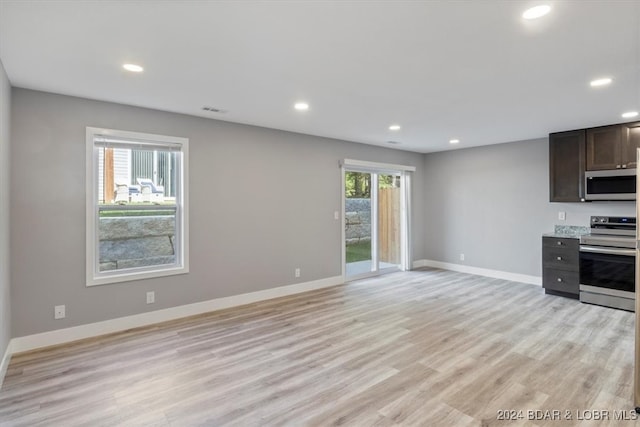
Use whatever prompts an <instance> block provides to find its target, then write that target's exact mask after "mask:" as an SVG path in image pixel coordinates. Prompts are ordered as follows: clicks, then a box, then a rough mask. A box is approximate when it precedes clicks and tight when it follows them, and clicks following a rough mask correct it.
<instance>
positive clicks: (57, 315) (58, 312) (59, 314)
mask: <svg viewBox="0 0 640 427" xmlns="http://www.w3.org/2000/svg"><path fill="white" fill-rule="evenodd" d="M66 311H67V310H66V307H65V306H64V305H56V306H55V307H53V318H54V319H64V318H65V317H66V316H67V313H66Z"/></svg>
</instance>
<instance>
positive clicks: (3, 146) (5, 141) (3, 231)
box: [0, 62, 11, 384]
mask: <svg viewBox="0 0 640 427" xmlns="http://www.w3.org/2000/svg"><path fill="white" fill-rule="evenodd" d="M10 107H11V86H10V85H9V79H8V78H7V74H6V73H5V71H4V67H3V65H2V62H0V360H1V359H2V357H3V356H4V353H5V351H6V349H7V345H8V344H9V340H10V339H11V305H10V286H9V279H10V270H9V189H10V186H9V135H10V132H9V122H10V121H11V120H10ZM1 383H2V378H0V384H1Z"/></svg>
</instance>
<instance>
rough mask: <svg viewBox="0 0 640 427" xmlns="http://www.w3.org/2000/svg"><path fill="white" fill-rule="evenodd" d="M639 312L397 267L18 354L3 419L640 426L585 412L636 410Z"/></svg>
mask: <svg viewBox="0 0 640 427" xmlns="http://www.w3.org/2000/svg"><path fill="white" fill-rule="evenodd" d="M633 327H634V316H633V314H632V313H628V312H624V311H618V310H613V309H608V308H602V307H597V306H590V305H586V304H581V303H579V302H578V301H575V300H570V299H565V298H561V297H553V296H547V295H544V293H543V290H542V289H541V288H540V287H539V286H533V285H526V284H521V283H515V282H510V281H506V280H499V279H491V278H486V277H480V276H473V275H468V274H462V273H454V272H448V271H443V270H431V269H424V270H418V271H412V272H404V273H393V274H390V275H385V276H380V277H376V278H372V279H365V280H360V281H357V282H352V283H349V284H347V285H342V286H336V287H332V288H327V289H322V290H318V291H312V292H307V293H304V294H298V295H294V296H290V297H285V298H279V299H275V300H270V301H264V302H260V303H255V304H251V305H247V306H243V307H238V308H233V309H228V310H224V311H219V312H214V313H210V314H207V315H202V316H197V317H191V318H187V319H181V320H177V321H172V322H167V323H164V324H160V325H155V326H152V327H146V328H141V329H136V330H132V331H127V332H123V333H117V334H112V335H108V336H104V337H99V338H94V339H89V340H84V341H80V342H76V343H73V344H70V345H64V346H58V347H52V348H49V349H43V350H40V351H34V352H29V353H23V354H18V355H14V357H13V358H12V360H11V364H10V366H9V370H8V372H7V376H6V379H5V383H4V385H3V387H2V389H1V390H0V425H2V426H34V425H46V426H58V425H59V426H65V427H66V426H92V427H93V426H116V425H126V426H147V425H152V426H180V427H182V426H199V425H207V426H221V425H237V426H265V425H267V426H270V425H314V426H315V425H322V426H324V425H357V426H361V425H362V426H369V425H379V426H392V425H429V426H454V425H455V426H465V425H467V426H493V425H496V426H501V425H528V426H536V425H553V426H558V425H576V424H580V425H636V423H637V422H636V421H624V422H622V421H600V420H591V421H579V420H578V419H579V417H582V418H585V417H586V418H593V417H594V414H596V416H597V414H601V415H603V414H604V412H602V413H598V412H596V411H605V410H606V411H609V413H610V415H608V416H609V417H610V418H613V417H614V415H615V416H617V417H620V416H621V415H622V416H623V417H626V418H630V414H631V412H630V410H631V409H632V405H633V400H632V398H633V394H632V387H633ZM504 411H514V412H510V413H505V412H504ZM520 411H523V412H522V413H521V412H520ZM529 411H532V412H529ZM537 411H539V412H537ZM544 411H549V412H544ZM552 411H561V414H560V415H559V417H560V418H559V419H550V418H552V417H555V416H556V415H557V413H555V412H552ZM614 411H618V412H616V413H615V414H614ZM520 414H522V417H520ZM544 415H546V417H545V416H544ZM500 418H516V420H515V421H508V420H502V419H500ZM545 418H547V419H545Z"/></svg>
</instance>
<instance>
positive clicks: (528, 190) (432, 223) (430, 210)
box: [424, 138, 635, 276]
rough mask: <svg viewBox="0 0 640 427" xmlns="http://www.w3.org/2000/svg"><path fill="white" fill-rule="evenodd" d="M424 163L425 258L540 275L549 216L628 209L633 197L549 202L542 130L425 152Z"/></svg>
mask: <svg viewBox="0 0 640 427" xmlns="http://www.w3.org/2000/svg"><path fill="white" fill-rule="evenodd" d="M424 169H425V182H424V185H425V201H426V202H425V211H424V222H425V226H426V249H425V253H426V258H427V259H431V260H436V261H442V262H449V263H455V264H464V265H469V266H474V267H481V268H488V269H493V270H500V271H507V272H512V273H519V274H528V275H534V276H540V275H541V274H542V266H541V264H542V261H541V258H542V256H541V246H542V243H541V235H542V234H543V233H547V232H551V231H553V228H554V225H555V224H565V225H581V226H588V225H589V216H591V215H599V214H606V215H633V216H635V210H634V209H635V203H634V202H593V203H550V202H549V148H548V140H547V138H543V139H537V140H530V141H520V142H513V143H508V144H499V145H492V146H487V147H478V148H469V149H461V150H455V151H447V152H441V153H432V154H427V155H426V156H425V167H424ZM559 211H565V212H566V215H567V217H566V221H558V219H557V218H558V212H559ZM461 253H464V254H465V261H460V254H461Z"/></svg>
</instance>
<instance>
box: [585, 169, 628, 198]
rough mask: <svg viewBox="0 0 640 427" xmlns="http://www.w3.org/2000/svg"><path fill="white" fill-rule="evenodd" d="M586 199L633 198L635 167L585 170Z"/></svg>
mask: <svg viewBox="0 0 640 427" xmlns="http://www.w3.org/2000/svg"><path fill="white" fill-rule="evenodd" d="M584 176H585V199H586V200H635V199H636V169H635V168H634V169H615V170H606V171H586V172H585V174H584Z"/></svg>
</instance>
